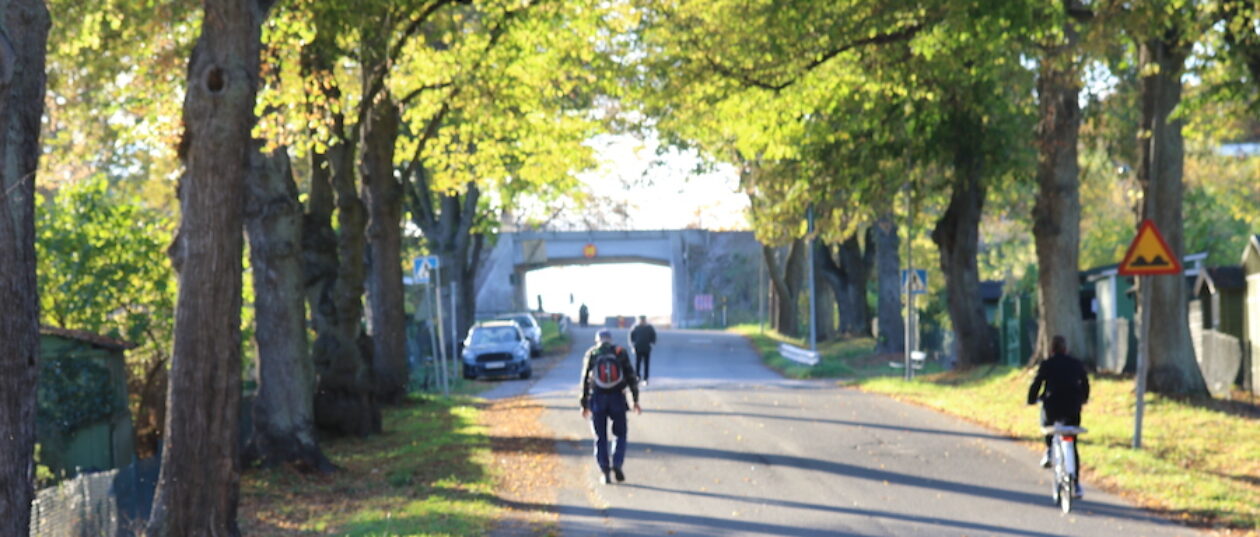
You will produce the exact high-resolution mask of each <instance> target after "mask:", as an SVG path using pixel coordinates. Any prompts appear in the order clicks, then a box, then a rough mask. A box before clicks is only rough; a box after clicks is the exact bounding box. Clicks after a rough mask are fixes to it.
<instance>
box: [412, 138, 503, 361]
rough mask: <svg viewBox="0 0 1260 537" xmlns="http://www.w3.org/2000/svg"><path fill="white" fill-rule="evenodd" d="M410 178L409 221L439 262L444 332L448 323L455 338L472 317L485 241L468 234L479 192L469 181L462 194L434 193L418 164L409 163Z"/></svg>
mask: <svg viewBox="0 0 1260 537" xmlns="http://www.w3.org/2000/svg"><path fill="white" fill-rule="evenodd" d="M417 158H419V157H418V156H417ZM409 175H410V178H411V181H410V182H409V183H408V185H407V186H408V188H407V200H408V203H409V205H410V206H409V207H408V208H409V209H410V211H411V214H412V221H413V223H415V224H416V227H418V228H420V231H421V233H422V234H423V235H424V242H425V245H426V246H428V249H429V251H430V252H431V253H433V254H434V255H437V256H438V258H439V260H438V264H439V267H440V272H441V275H442V278H441V280H440V281H439V282H438V286H439V289H440V290H441V293H440V294H439V297H444V299H445V300H446V301H445V302H443V307H444V308H445V309H446V310H447V311H446V312H445V313H446V315H447V316H448V318H447V319H446V323H447V325H446V327H445V329H446V330H450V329H451V325H452V323H453V324H454V327H455V328H454V329H455V333H456V334H457V335H458V337H457V338H456V339H459V338H462V337H463V335H464V334H466V333H468V329H469V328H470V327H471V326H472V325H473V322H474V320H475V319H476V312H477V310H476V306H477V304H476V289H475V282H476V276H477V268H478V265H479V258H480V256H481V251H482V246H483V244H484V240H485V238H484V237H482V236H481V235H480V234H478V233H473V224H474V223H475V221H476V218H477V204H478V202H479V200H480V199H481V189H480V188H478V187H477V184H476V183H474V182H472V181H469V182H468V183H467V184H466V185H465V188H464V192H463V193H462V194H461V193H459V192H435V191H434V190H433V186H432V184H431V183H430V182H429V174H428V170H427V169H425V168H424V166H423V164H422V163H420V162H419V161H413V163H412V166H411V173H410V174H409ZM452 282H454V283H455V285H456V287H458V289H457V290H456V295H455V300H456V303H455V306H456V307H455V309H456V311H455V312H454V314H453V315H452V313H451V312H450V311H449V308H446V305H448V304H450V299H451V295H450V293H451V291H452V289H451V283H452ZM447 333H448V334H449V332H447Z"/></svg>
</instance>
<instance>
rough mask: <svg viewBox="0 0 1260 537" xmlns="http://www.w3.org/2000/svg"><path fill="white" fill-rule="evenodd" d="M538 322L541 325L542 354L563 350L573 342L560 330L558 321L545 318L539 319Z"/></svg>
mask: <svg viewBox="0 0 1260 537" xmlns="http://www.w3.org/2000/svg"><path fill="white" fill-rule="evenodd" d="M538 324H539V326H541V327H542V346H543V354H555V353H559V352H564V351H567V350H568V349H569V346H570V345H572V344H573V338H571V337H569V334H568V333H567V332H561V331H560V323H557V322H556V321H553V320H551V319H549V318H547V319H540V320H539V321H538Z"/></svg>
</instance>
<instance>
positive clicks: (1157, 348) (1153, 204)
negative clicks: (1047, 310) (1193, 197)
mask: <svg viewBox="0 0 1260 537" xmlns="http://www.w3.org/2000/svg"><path fill="white" fill-rule="evenodd" d="M1182 43H1183V40H1182V39H1181V36H1179V35H1177V31H1176V30H1175V29H1174V30H1171V31H1169V32H1168V33H1166V34H1165V35H1162V36H1159V37H1154V38H1151V39H1148V40H1146V41H1143V42H1142V43H1141V44H1140V46H1139V50H1138V55H1139V62H1140V65H1142V66H1143V68H1142V72H1143V73H1147V74H1146V76H1143V77H1141V78H1140V79H1139V81H1138V91H1139V95H1140V97H1139V98H1140V100H1141V109H1142V110H1141V113H1142V120H1141V121H1142V132H1145V133H1149V134H1150V138H1149V139H1147V140H1142V142H1144V143H1139V144H1138V159H1139V160H1138V181H1139V182H1141V184H1142V186H1143V196H1142V198H1143V206H1142V217H1143V218H1147V219H1150V220H1152V221H1154V222H1155V226H1156V227H1158V228H1159V230H1160V232H1161V234H1162V235H1163V237H1164V240H1165V241H1166V242H1167V243H1168V247H1169V248H1170V249H1171V250H1172V254H1173V255H1175V256H1177V257H1178V258H1180V257H1181V256H1184V255H1185V246H1184V243H1185V240H1184V231H1183V228H1182V213H1181V205H1182V196H1183V188H1184V187H1183V185H1182V170H1183V165H1184V159H1185V141H1184V139H1183V138H1182V134H1181V128H1182V125H1183V123H1182V120H1180V119H1177V120H1172V119H1170V117H1169V116H1170V115H1171V114H1172V112H1173V109H1175V108H1176V107H1177V104H1178V103H1179V102H1180V101H1181V74H1182V70H1183V66H1184V65H1185V60H1186V56H1187V55H1188V54H1189V47H1188V45H1184V44H1182ZM1148 66H1158V69H1157V70H1152V69H1149V68H1148ZM1146 281H1148V282H1150V284H1151V289H1150V290H1149V291H1150V293H1151V302H1150V304H1151V314H1150V317H1149V318H1150V320H1151V326H1150V328H1149V329H1148V328H1146V327H1143V331H1144V332H1146V334H1147V337H1148V338H1149V339H1150V344H1149V346H1148V348H1149V349H1150V351H1149V359H1150V377H1149V379H1148V380H1149V381H1150V384H1149V385H1150V389H1151V391H1154V392H1158V393H1162V394H1164V395H1176V396H1204V397H1206V396H1208V391H1207V384H1206V383H1205V382H1204V380H1203V375H1202V373H1201V372H1200V371H1199V365H1198V363H1197V362H1196V361H1195V358H1194V348H1193V346H1192V345H1191V342H1190V327H1189V324H1188V321H1187V319H1186V308H1187V306H1186V279H1185V278H1183V277H1182V276H1181V275H1176V276H1151V277H1148V278H1146ZM1141 292H1147V290H1146V289H1143V290H1142V291H1141Z"/></svg>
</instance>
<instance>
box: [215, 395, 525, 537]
mask: <svg viewBox="0 0 1260 537" xmlns="http://www.w3.org/2000/svg"><path fill="white" fill-rule="evenodd" d="M475 405H476V402H475V401H474V400H472V399H471V398H468V397H454V398H450V399H446V398H440V397H427V396H413V397H412V398H410V399H409V400H408V401H407V402H406V403H405V404H404V405H402V406H399V407H394V408H389V409H386V410H385V412H384V415H383V426H384V431H385V432H384V433H382V434H380V435H376V436H372V437H369V438H361V439H360V438H348V439H335V440H330V441H326V442H324V443H323V448H324V452H325V454H326V455H328V457H329V459H331V460H332V461H333V463H334V464H336V465H337V466H338V467H339V468H340V470H339V471H337V472H334V473H332V474H329V475H303V474H299V473H297V472H295V471H293V470H290V469H287V468H278V469H269V470H253V471H249V472H246V473H245V474H244V476H243V477H242V479H241V502H240V516H239V522H240V525H241V531H242V534H244V535H259V536H286V537H287V536H298V535H347V536H385V535H444V536H462V535H469V536H471V535H485V534H486V532H487V531H488V529H489V528H490V525H491V524H492V523H493V522H494V521H495V520H496V519H497V518H498V517H500V516H501V515H502V513H503V510H504V508H503V507H502V506H500V504H499V503H498V501H497V499H496V496H495V493H494V491H495V483H494V479H493V477H492V475H491V474H490V473H489V472H488V471H487V470H486V468H487V466H488V462H489V458H490V443H489V440H488V438H487V434H486V430H485V428H484V427H483V426H481V425H479V424H478V413H479V411H478V409H477V408H476V406H475Z"/></svg>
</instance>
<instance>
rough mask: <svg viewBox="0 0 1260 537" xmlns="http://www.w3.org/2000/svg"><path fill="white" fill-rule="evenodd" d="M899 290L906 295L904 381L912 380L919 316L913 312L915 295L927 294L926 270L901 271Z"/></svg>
mask: <svg viewBox="0 0 1260 537" xmlns="http://www.w3.org/2000/svg"><path fill="white" fill-rule="evenodd" d="M901 289H902V292H903V293H905V295H906V355H905V361H906V380H910V379H912V378H914V367H913V366H914V364H913V360H912V358H913V354H914V351H915V348H916V347H918V346H919V342H918V340H917V338H916V337H915V336H916V335H917V334H918V333H919V330H918V324H919V316H918V312H917V311H916V310H915V304H914V303H915V300H914V298H915V295H922V294H926V293H927V269H916V268H909V269H904V270H902V271H901Z"/></svg>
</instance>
